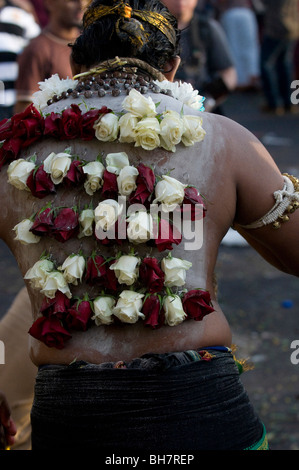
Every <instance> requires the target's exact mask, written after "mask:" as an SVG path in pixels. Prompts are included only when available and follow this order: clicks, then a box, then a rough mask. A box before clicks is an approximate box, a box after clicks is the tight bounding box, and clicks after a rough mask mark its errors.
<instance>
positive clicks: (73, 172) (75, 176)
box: [63, 160, 85, 186]
mask: <svg viewBox="0 0 299 470" xmlns="http://www.w3.org/2000/svg"><path fill="white" fill-rule="evenodd" d="M84 180H85V173H84V171H83V168H82V162H81V161H80V160H73V161H72V163H71V165H70V168H69V170H68V172H67V174H66V175H65V178H64V179H63V182H64V183H65V184H66V185H67V186H71V185H79V184H82V183H83V182H84Z"/></svg>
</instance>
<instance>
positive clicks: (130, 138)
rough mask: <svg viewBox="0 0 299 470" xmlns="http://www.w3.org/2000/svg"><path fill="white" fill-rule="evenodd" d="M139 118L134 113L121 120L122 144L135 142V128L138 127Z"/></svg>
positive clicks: (120, 135) (120, 138)
mask: <svg viewBox="0 0 299 470" xmlns="http://www.w3.org/2000/svg"><path fill="white" fill-rule="evenodd" d="M137 123H138V118H137V117H136V116H134V114H132V113H126V114H124V115H123V116H121V118H120V119H119V141H120V142H126V143H130V142H135V127H136V126H137Z"/></svg>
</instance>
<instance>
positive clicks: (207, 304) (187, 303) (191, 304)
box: [182, 289, 215, 321]
mask: <svg viewBox="0 0 299 470" xmlns="http://www.w3.org/2000/svg"><path fill="white" fill-rule="evenodd" d="M182 304H183V309H184V311H185V313H186V314H187V316H188V318H193V319H194V320H197V321H201V320H202V319H203V318H204V317H205V316H206V315H208V314H209V313H211V312H214V311H215V310H214V308H213V307H212V306H211V297H210V294H209V292H208V291H205V290H201V289H194V290H190V291H189V292H187V293H186V294H185V295H184V297H183V300H182Z"/></svg>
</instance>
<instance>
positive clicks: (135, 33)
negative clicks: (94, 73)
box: [72, 0, 179, 72]
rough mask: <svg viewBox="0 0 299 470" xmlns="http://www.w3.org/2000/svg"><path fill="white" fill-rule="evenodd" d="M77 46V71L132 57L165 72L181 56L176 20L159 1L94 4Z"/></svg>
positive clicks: (74, 58) (74, 52) (114, 0)
mask: <svg viewBox="0 0 299 470" xmlns="http://www.w3.org/2000/svg"><path fill="white" fill-rule="evenodd" d="M83 26H84V29H83V32H82V34H81V35H80V36H79V37H78V38H77V40H76V42H75V43H74V45H73V50H72V62H73V63H74V64H76V65H75V66H76V70H75V71H80V69H81V70H82V69H84V68H85V69H89V68H90V67H92V66H95V65H97V64H99V63H100V62H102V61H105V60H107V59H113V58H115V57H116V56H118V57H132V58H136V59H140V60H143V61H144V62H147V63H148V64H149V65H151V66H152V67H154V68H156V69H158V70H159V71H162V72H164V71H165V69H166V68H167V67H168V66H169V64H170V63H171V62H172V61H175V59H176V58H177V56H178V39H179V32H178V29H177V21H176V18H175V17H174V16H173V15H172V14H171V13H170V12H169V10H168V9H167V8H166V7H165V5H163V4H162V3H160V2H159V1H158V0H127V1H126V0H94V1H93V2H91V3H90V6H89V7H88V8H87V10H86V11H85V14H84V19H83Z"/></svg>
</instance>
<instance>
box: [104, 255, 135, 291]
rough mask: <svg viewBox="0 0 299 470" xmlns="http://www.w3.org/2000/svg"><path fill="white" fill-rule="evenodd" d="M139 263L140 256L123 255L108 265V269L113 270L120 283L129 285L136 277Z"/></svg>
mask: <svg viewBox="0 0 299 470" xmlns="http://www.w3.org/2000/svg"><path fill="white" fill-rule="evenodd" d="M139 263H140V258H137V257H136V256H131V255H123V256H121V257H120V258H119V259H118V260H117V261H116V262H115V263H113V264H112V265H111V266H110V269H111V270H112V271H114V273H115V276H116V277H117V280H118V282H119V283H120V284H126V285H127V286H131V285H132V284H134V282H135V281H136V279H137V278H138V275H139V267H138V265H139Z"/></svg>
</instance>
